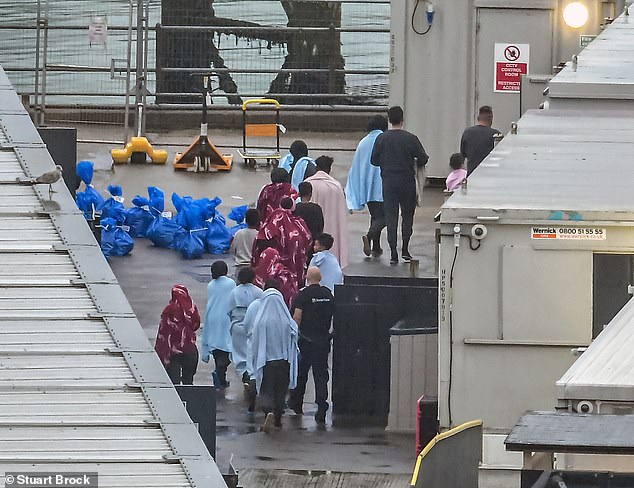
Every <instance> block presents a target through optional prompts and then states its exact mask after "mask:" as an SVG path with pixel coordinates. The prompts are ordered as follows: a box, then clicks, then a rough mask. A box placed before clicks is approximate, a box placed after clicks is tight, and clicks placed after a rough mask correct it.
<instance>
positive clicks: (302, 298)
mask: <svg viewBox="0 0 634 488" xmlns="http://www.w3.org/2000/svg"><path fill="white" fill-rule="evenodd" d="M306 282H307V283H308V286H307V287H306V288H304V289H302V290H301V291H300V292H299V293H298V294H297V297H296V298H295V301H294V302H293V309H294V311H293V318H294V319H295V321H296V322H297V324H298V325H299V354H300V357H299V367H298V372H297V388H295V389H294V390H292V391H291V394H290V399H289V402H288V406H289V408H291V409H292V410H294V411H295V413H297V414H300V415H301V414H303V413H304V410H303V403H304V393H305V392H306V382H307V381H308V371H309V370H310V368H311V367H312V368H313V380H314V381H315V403H316V404H317V413H316V414H315V421H316V422H317V423H318V424H324V423H325V422H326V411H327V410H328V379H329V376H328V354H329V353H330V323H331V321H332V316H333V314H334V311H335V306H334V303H335V302H334V298H333V296H332V293H330V290H329V289H328V288H326V287H325V286H321V285H320V282H321V272H320V271H319V268H316V267H315V266H311V267H310V268H308V271H307V272H306Z"/></svg>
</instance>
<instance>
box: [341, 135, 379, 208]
mask: <svg viewBox="0 0 634 488" xmlns="http://www.w3.org/2000/svg"><path fill="white" fill-rule="evenodd" d="M382 133H383V132H382V131H381V130H379V129H377V130H373V131H372V132H370V133H369V134H368V135H367V136H365V137H364V138H363V139H361V141H360V142H359V145H358V146H357V150H356V151H355V153H354V158H353V159H352V167H351V168H350V173H348V182H347V183H346V202H347V204H348V209H349V210H363V207H365V205H366V204H367V203H368V202H382V201H383V181H382V180H381V169H380V168H379V167H378V166H372V165H371V164H370V157H371V156H372V148H373V147H374V141H376V138H377V137H378V136H379V135H380V134H382Z"/></svg>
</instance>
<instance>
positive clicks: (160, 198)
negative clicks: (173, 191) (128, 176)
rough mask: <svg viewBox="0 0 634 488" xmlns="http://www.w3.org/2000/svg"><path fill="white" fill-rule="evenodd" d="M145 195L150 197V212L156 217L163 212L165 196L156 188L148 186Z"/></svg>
mask: <svg viewBox="0 0 634 488" xmlns="http://www.w3.org/2000/svg"><path fill="white" fill-rule="evenodd" d="M147 193H148V195H149V197H150V212H152V215H154V216H155V217H158V216H159V215H161V213H163V212H164V211H165V194H164V193H163V190H161V189H160V188H158V187H156V186H148V187H147Z"/></svg>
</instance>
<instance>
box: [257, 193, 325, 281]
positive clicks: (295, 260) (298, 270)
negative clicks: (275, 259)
mask: <svg viewBox="0 0 634 488" xmlns="http://www.w3.org/2000/svg"><path fill="white" fill-rule="evenodd" d="M292 208H293V200H291V199H290V198H288V197H286V198H283V199H282V201H281V208H278V209H277V210H274V211H273V212H272V213H271V214H270V215H269V217H268V218H267V220H266V221H264V223H263V224H262V226H261V227H260V230H259V232H258V235H257V236H256V238H255V242H254V243H253V261H252V264H253V267H257V266H258V262H259V259H260V254H261V253H262V251H264V250H265V249H266V248H268V247H272V248H274V249H276V250H277V251H278V252H279V254H280V258H281V262H282V264H283V265H284V266H286V267H287V268H288V269H289V270H290V271H291V272H292V273H293V274H294V275H295V278H296V282H297V286H298V287H302V286H304V281H305V272H306V270H305V267H306V256H307V255H308V252H309V251H310V248H311V246H312V243H313V238H312V236H311V233H310V230H309V229H308V226H307V225H306V222H304V219H302V218H301V217H298V216H297V215H295V214H294V213H293V211H292Z"/></svg>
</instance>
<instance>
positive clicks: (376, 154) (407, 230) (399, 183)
mask: <svg viewBox="0 0 634 488" xmlns="http://www.w3.org/2000/svg"><path fill="white" fill-rule="evenodd" d="M387 118H388V121H389V122H390V126H391V127H390V130H388V131H386V132H384V133H383V134H381V135H380V136H379V137H377V138H376V142H375V143H374V149H373V150H372V158H371V160H370V162H371V163H372V164H373V165H374V166H379V167H380V168H381V178H382V179H383V207H384V210H385V220H386V223H387V242H388V244H389V245H390V250H391V257H390V263H391V264H396V263H398V251H397V244H396V240H397V237H396V236H397V229H398V214H399V208H400V210H401V217H402V229H401V233H402V237H403V247H402V256H403V260H404V261H406V262H408V261H411V259H412V256H411V255H410V253H409V240H410V238H411V236H412V226H413V223H414V212H415V211H416V171H417V168H422V167H424V166H425V165H426V164H427V160H428V159H429V156H427V153H426V152H425V149H424V148H423V145H422V144H421V143H420V141H419V140H418V137H416V136H415V135H414V134H412V133H410V132H407V131H406V130H403V109H402V108H401V107H398V106H395V107H391V108H390V109H389V110H388V112H387Z"/></svg>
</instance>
